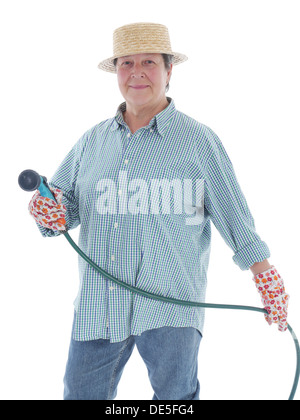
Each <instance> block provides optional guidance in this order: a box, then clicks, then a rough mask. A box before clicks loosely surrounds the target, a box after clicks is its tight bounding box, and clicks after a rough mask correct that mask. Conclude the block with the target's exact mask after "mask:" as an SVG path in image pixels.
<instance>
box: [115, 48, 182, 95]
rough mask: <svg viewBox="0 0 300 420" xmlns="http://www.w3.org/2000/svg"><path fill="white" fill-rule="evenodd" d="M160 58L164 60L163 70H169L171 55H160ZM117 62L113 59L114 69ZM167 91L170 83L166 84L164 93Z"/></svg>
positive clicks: (171, 61) (172, 57)
mask: <svg viewBox="0 0 300 420" xmlns="http://www.w3.org/2000/svg"><path fill="white" fill-rule="evenodd" d="M162 57H163V59H164V63H165V68H166V70H168V71H169V70H170V68H171V64H172V63H173V59H174V56H173V55H171V54H162ZM117 61H118V59H117V58H115V59H114V66H115V67H116V66H117ZM169 89H170V83H168V84H167V86H166V92H168V90H169Z"/></svg>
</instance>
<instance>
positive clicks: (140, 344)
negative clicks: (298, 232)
mask: <svg viewBox="0 0 300 420" xmlns="http://www.w3.org/2000/svg"><path fill="white" fill-rule="evenodd" d="M186 59H187V57H186V56H184V55H183V54H179V53H175V52H173V51H172V48H171V45H170V39H169V33H168V29H167V28H166V27H165V26H164V25H159V24H153V23H138V24H131V25H126V26H123V27H121V28H118V29H117V30H116V31H115V32H114V56H113V57H111V58H109V59H107V60H105V61H102V62H101V63H100V64H99V67H100V69H102V70H105V71H109V72H112V73H116V74H117V79H118V84H119V88H120V91H121V93H122V95H123V97H124V99H125V102H124V103H122V104H121V105H120V106H119V108H118V111H117V113H116V115H115V116H114V117H113V118H111V119H108V120H105V121H102V122H100V123H99V124H97V125H96V126H95V127H93V128H92V129H90V130H88V131H87V132H86V133H85V134H84V135H83V136H82V137H81V138H80V140H79V141H78V142H77V143H76V144H75V146H74V147H73V148H72V150H71V151H70V153H69V154H68V155H67V156H66V158H65V159H64V160H63V162H62V164H61V165H60V166H59V168H58V170H57V172H56V173H55V175H54V176H53V178H52V180H51V183H50V185H51V187H52V191H53V192H54V193H55V195H56V198H57V201H58V204H56V203H55V202H54V201H52V200H50V201H49V199H47V200H46V199H43V198H42V197H41V196H40V195H39V194H38V193H37V194H35V196H34V197H33V199H32V200H31V203H30V212H31V214H32V215H33V216H34V217H35V219H36V221H37V223H38V226H39V228H40V230H41V233H42V234H43V235H44V236H56V235H58V234H60V232H61V231H62V230H64V229H66V226H67V228H68V229H73V228H75V227H77V226H78V225H79V224H80V226H81V227H80V239H79V245H80V247H81V248H82V249H83V251H84V252H85V253H86V254H87V255H88V256H89V257H90V258H92V259H93V260H94V261H95V262H96V264H98V265H99V266H101V267H102V268H104V269H105V270H106V271H108V272H110V273H111V274H112V275H114V276H115V277H117V278H119V279H120V280H122V281H123V282H126V283H129V284H131V285H136V286H138V287H139V288H142V289H144V290H146V291H148V292H153V293H158V294H160V295H165V296H168V297H172V298H177V299H184V300H191V301H199V302H201V301H204V300H205V290H206V284H207V270H208V262H209V253H210V241H211V224H210V223H211V221H212V222H213V223H214V225H215V226H216V228H217V229H218V230H219V232H220V234H221V235H222V237H223V238H224V240H225V242H226V243H227V244H228V246H230V247H231V249H232V250H233V253H234V256H233V260H234V262H235V263H236V264H237V265H238V266H239V267H240V268H241V270H248V269H251V271H252V273H253V275H254V276H253V280H254V282H255V285H256V286H257V290H258V292H259V293H260V295H261V298H262V301H263V303H264V306H265V307H266V308H267V310H268V313H269V315H266V319H267V321H268V322H269V323H270V324H271V323H276V324H278V327H279V329H280V330H281V331H285V330H286V329H287V321H286V317H287V303H288V297H289V296H288V295H287V294H286V293H285V289H284V284H283V280H282V279H281V277H280V275H279V274H278V273H277V270H276V269H275V267H274V266H271V265H270V264H269V262H268V258H269V256H270V253H269V249H268V246H267V245H266V243H265V242H263V241H262V240H261V239H260V237H259V236H258V234H257V232H256V230H255V225H254V220H253V217H252V215H251V213H250V211H249V208H248V206H247V203H246V200H245V197H244V195H243V193H242V191H241V189H240V186H239V184H238V182H237V179H236V176H235V173H234V170H233V166H232V163H231V161H230V159H229V157H228V155H227V153H226V151H225V149H224V147H223V145H222V143H221V141H220V140H219V138H218V137H217V136H216V134H215V133H214V132H213V131H212V130H211V129H210V128H208V127H206V126H205V125H203V124H200V123H199V122H197V121H195V120H193V119H192V118H190V117H188V116H187V115H185V114H183V113H182V112H180V111H178V110H177V109H176V107H175V103H174V101H173V100H172V99H171V98H169V97H167V96H166V90H167V89H168V86H169V82H170V79H171V75H172V71H173V66H174V65H176V64H180V63H182V62H184V61H185V60H186ZM79 271H80V287H79V292H78V296H77V298H76V300H75V302H74V305H75V314H74V323H73V330H72V338H71V343H70V351H69V358H68V362H67V367H66V373H65V378H64V384H65V390H64V398H65V399H75V400H79V399H89V400H90V399H98V400H101V399H103V400H106V399H113V398H115V396H116V393H117V386H118V383H119V380H120V378H121V375H122V372H123V369H124V366H125V365H126V362H127V361H128V360H129V358H130V355H131V354H132V351H133V349H134V346H135V345H136V346H137V349H138V351H139V353H140V355H141V357H142V358H143V360H144V362H145V364H146V366H147V369H148V374H149V379H150V382H151V385H152V388H153V390H154V397H153V399H159V400H171V399H173V400H192V399H194V400H196V399H199V391H200V384H199V381H198V377H197V360H198V351H199V345H200V341H201V338H202V331H203V324H204V310H203V309H202V308H194V307H182V306H178V305H175V304H170V303H164V302H159V301H155V300H151V299H149V298H147V297H144V296H137V295H132V294H131V292H129V291H128V290H124V289H123V288H121V287H119V286H116V285H114V284H112V283H111V282H110V281H109V280H107V279H105V278H104V277H102V276H101V275H100V274H99V273H97V272H95V271H94V270H93V268H92V267H90V266H89V265H88V264H87V263H86V262H85V261H83V260H82V259H79Z"/></svg>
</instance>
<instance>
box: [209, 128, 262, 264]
mask: <svg viewBox="0 0 300 420" xmlns="http://www.w3.org/2000/svg"><path fill="white" fill-rule="evenodd" d="M212 144H213V153H212V155H211V156H210V158H209V160H208V162H207V166H206V172H205V200H204V205H205V208H206V210H207V211H208V213H209V215H210V217H211V220H212V222H213V223H214V225H215V227H216V228H217V229H218V231H219V232H220V234H221V236H222V237H223V239H224V240H225V242H226V243H227V245H228V246H229V247H230V248H231V249H232V250H233V251H234V256H233V261H234V262H235V263H236V264H237V265H238V266H239V267H240V268H241V270H248V269H249V268H250V267H251V266H252V265H253V264H254V263H256V262H261V261H263V260H265V259H266V258H269V257H270V251H269V248H268V246H267V244H266V243H265V242H263V241H262V240H261V239H260V237H259V235H258V234H257V232H256V229H255V224H254V219H253V217H252V215H251V213H250V210H249V208H248V205H247V202H246V199H245V197H244V195H243V192H242V190H241V188H240V186H239V183H238V181H237V178H236V175H235V172H234V169H233V165H232V163H231V161H230V159H229V157H228V155H227V153H226V151H225V149H224V147H223V145H222V143H221V141H220V140H219V139H218V137H217V136H216V135H215V134H213V143H212Z"/></svg>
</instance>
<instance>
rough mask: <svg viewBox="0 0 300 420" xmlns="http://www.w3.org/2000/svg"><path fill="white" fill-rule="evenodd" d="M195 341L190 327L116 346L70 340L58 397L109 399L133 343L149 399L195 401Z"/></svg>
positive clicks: (165, 329) (166, 329)
mask: <svg viewBox="0 0 300 420" xmlns="http://www.w3.org/2000/svg"><path fill="white" fill-rule="evenodd" d="M201 338H202V336H201V334H200V332H199V331H197V330H196V329H194V328H190V327H188V328H172V327H163V328H158V329H154V330H149V331H145V332H143V333H142V334H141V335H140V336H130V337H129V338H128V339H127V340H124V341H122V342H119V343H110V341H109V340H102V339H99V340H94V341H75V340H73V339H72V340H71V344H70V350H69V358H68V362H67V367H66V373H65V377H64V385H65V388H64V399H65V400H113V399H114V398H115V397H116V395H117V386H118V383H119V381H120V379H121V375H122V372H123V369H124V367H125V365H126V363H127V361H128V360H129V358H130V356H131V354H132V351H133V349H134V346H135V345H136V346H137V349H138V351H139V354H140V355H141V357H142V359H143V360H144V362H145V364H146V366H147V369H148V375H149V379H150V383H151V386H152V388H153V391H154V396H153V400H198V399H199V393H200V384H199V381H198V378H197V371H198V351H199V345H200V341H201Z"/></svg>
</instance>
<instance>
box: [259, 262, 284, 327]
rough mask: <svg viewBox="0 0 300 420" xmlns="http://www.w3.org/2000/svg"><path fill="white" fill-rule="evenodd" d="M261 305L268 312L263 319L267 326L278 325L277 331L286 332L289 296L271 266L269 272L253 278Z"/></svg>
mask: <svg viewBox="0 0 300 420" xmlns="http://www.w3.org/2000/svg"><path fill="white" fill-rule="evenodd" d="M253 281H254V282H255V284H256V287H257V290H258V292H259V293H260V295H261V300H262V303H263V305H264V307H265V309H266V310H267V311H268V315H267V314H265V318H266V320H267V322H268V323H269V325H272V323H274V324H278V329H279V331H282V332H283V331H286V330H287V326H288V324H287V320H286V319H287V309H288V301H289V298H290V297H289V295H288V294H286V293H285V288H284V283H283V280H282V278H281V277H280V275H279V274H278V272H277V270H276V268H275V267H274V266H273V265H272V267H271V268H270V269H269V270H266V271H263V272H262V273H260V274H257V275H256V276H254V277H253Z"/></svg>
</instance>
